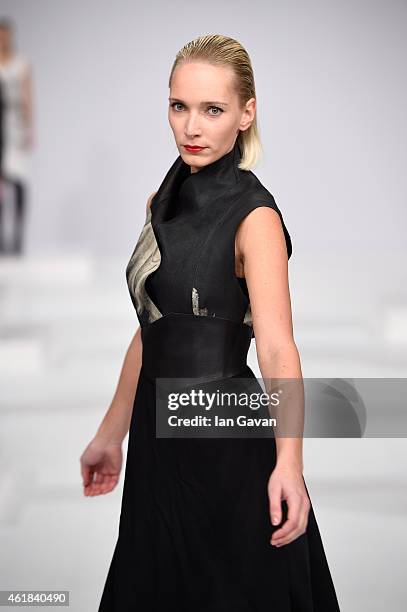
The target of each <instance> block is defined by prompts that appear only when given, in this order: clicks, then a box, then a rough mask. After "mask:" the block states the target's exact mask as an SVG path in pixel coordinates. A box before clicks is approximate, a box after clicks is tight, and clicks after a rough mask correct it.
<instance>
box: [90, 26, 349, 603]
mask: <svg viewBox="0 0 407 612" xmlns="http://www.w3.org/2000/svg"><path fill="white" fill-rule="evenodd" d="M168 113H169V114H168V117H169V122H170V125H171V128H172V131H173V133H174V138H175V142H176V146H177V148H178V151H179V156H178V157H177V159H176V160H175V161H174V163H173V164H172V165H171V167H170V168H169V170H168V171H167V173H166V174H165V176H164V178H163V181H162V183H161V185H160V187H159V189H158V191H157V192H155V193H153V194H152V196H150V198H149V200H148V203H147V213H146V219H145V224H144V227H143V229H142V231H141V234H140V237H139V239H138V242H137V245H136V247H135V250H134V252H133V254H132V256H131V258H130V261H129V263H128V266H127V269H126V274H127V282H128V287H129V291H130V296H131V299H132V301H133V304H134V307H135V310H136V312H137V317H138V320H139V323H140V327H139V329H138V330H137V332H136V334H135V336H134V338H133V339H132V341H131V343H130V346H129V349H128V351H127V354H126V358H125V361H124V365H123V369H122V372H121V376H120V380H119V384H118V387H117V390H116V393H115V396H114V399H113V401H112V404H111V406H110V408H109V410H108V412H107V414H106V416H105V417H104V419H103V421H102V423H101V425H100V427H99V429H98V431H97V433H96V435H95V437H94V439H93V440H92V441H91V442H90V444H89V445H88V447H87V448H86V450H85V451H84V453H83V455H82V457H81V469H82V476H83V484H84V493H85V495H100V494H103V493H107V492H109V491H111V490H112V489H113V488H114V487H115V486H116V484H117V482H118V479H119V473H120V469H121V464H122V441H123V439H124V437H125V435H126V434H127V431H129V438H128V451H127V462H126V469H125V478H124V488H123V498H122V506H121V515H120V525H119V535H118V540H117V544H116V547H115V550H114V554H113V558H112V561H111V564H110V569H109V571H108V575H107V579H106V583H105V587H104V590H103V594H102V597H101V601H100V606H99V612H130V611H132V612H136V611H137V612H150V611H153V610H154V611H156V610H157V611H158V610H159V611H163V612H170V611H171V612H172V611H174V612H181V611H182V612H270V611H271V610H273V611H275V612H337V611H338V610H339V606H338V601H337V597H336V594H335V589H334V585H333V582H332V578H331V574H330V570H329V567H328V564H327V560H326V556H325V553H324V548H323V544H322V541H321V537H320V533H319V530H318V526H317V522H316V519H315V515H314V512H313V509H312V505H311V502H310V499H309V496H308V492H307V489H306V486H305V482H304V478H303V475H302V471H303V459H302V437H301V436H298V437H284V438H283V437H280V438H279V437H271V438H261V436H258V437H257V436H253V435H252V436H250V435H247V436H244V437H243V436H240V437H237V436H232V437H227V436H225V437H216V436H212V437H210V436H207V437H205V436H201V437H198V436H197V437H190V436H187V435H185V436H184V437H183V436H182V435H181V436H180V437H176V436H174V437H171V436H167V437H165V436H164V437H162V436H160V435H157V430H156V415H157V410H156V407H157V405H156V391H157V381H158V378H160V379H163V378H167V379H171V380H174V381H175V380H180V379H183V378H185V379H193V380H195V381H198V382H199V381H202V383H203V384H207V383H208V381H212V382H215V383H217V382H218V381H223V383H224V382H225V381H229V382H233V381H234V380H235V379H238V378H239V377H242V378H245V379H247V380H251V381H253V380H255V375H254V373H253V372H252V370H251V369H250V368H249V366H248V365H247V363H246V358H247V352H248V349H249V347H250V342H251V339H252V338H253V337H254V336H255V338H256V351H257V356H258V361H259V367H260V369H261V373H262V376H263V378H264V379H267V380H268V379H282V378H293V379H302V377H301V366H300V359H299V355H298V351H297V347H296V345H295V342H294V339H293V332H292V318H291V306H290V296H289V286H288V272H287V269H288V265H287V262H288V259H289V257H290V255H291V251H292V246H291V239H290V236H289V234H288V231H287V228H286V227H285V224H284V221H283V217H282V214H281V212H280V210H279V209H278V207H277V205H276V202H275V200H274V198H273V196H272V195H271V193H270V192H269V191H268V190H267V188H265V187H264V186H263V185H262V184H261V183H260V181H259V180H258V178H257V177H256V176H255V174H253V172H252V171H251V170H250V168H251V167H253V166H254V164H255V163H256V161H257V159H258V155H259V152H260V140H259V134H258V130H257V125H256V95H255V84H254V77H253V71H252V66H251V62H250V58H249V56H248V54H247V52H246V51H245V49H244V48H243V47H242V46H241V44H240V43H239V42H238V41H236V40H234V39H232V38H228V37H226V36H220V35H207V36H201V37H199V38H198V39H196V40H193V41H191V42H189V43H188V44H186V45H185V46H184V47H183V48H182V49H181V50H180V51H179V53H178V54H177V56H176V59H175V62H174V65H173V67H172V70H171V75H170V79H169V111H168ZM256 384H258V382H257V381H256ZM215 386H216V385H215ZM187 413H188V412H186V413H185V412H184V414H187ZM157 418H158V417H157Z"/></svg>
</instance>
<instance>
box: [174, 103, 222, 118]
mask: <svg viewBox="0 0 407 612" xmlns="http://www.w3.org/2000/svg"><path fill="white" fill-rule="evenodd" d="M177 105H179V106H184V105H183V104H182V102H172V103H171V105H170V106H171V108H173V109H174V110H175V111H176V112H177V113H179V112H181V110H182V109H177V108H175V107H176V106H177ZM211 108H214V109H215V110H217V111H219V112H217V113H209V114H210V115H212V117H216V116H217V115H220V114H221V113H223V112H224V111H223V109H222V108H219V106H208V109H211Z"/></svg>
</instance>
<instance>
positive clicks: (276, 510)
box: [269, 484, 282, 525]
mask: <svg viewBox="0 0 407 612" xmlns="http://www.w3.org/2000/svg"><path fill="white" fill-rule="evenodd" d="M269 510H270V520H271V523H272V524H273V525H279V523H281V520H282V513H281V486H279V485H278V484H276V485H274V486H273V487H272V488H270V491H269Z"/></svg>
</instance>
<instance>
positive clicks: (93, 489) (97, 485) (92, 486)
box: [84, 472, 119, 497]
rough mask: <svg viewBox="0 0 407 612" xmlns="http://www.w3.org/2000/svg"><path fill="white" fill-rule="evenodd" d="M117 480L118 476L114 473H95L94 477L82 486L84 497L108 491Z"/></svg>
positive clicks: (113, 486)
mask: <svg viewBox="0 0 407 612" xmlns="http://www.w3.org/2000/svg"><path fill="white" fill-rule="evenodd" d="M118 481H119V477H118V476H117V475H115V474H101V473H100V472H99V473H97V474H96V476H95V478H94V479H93V480H92V482H90V483H89V484H88V485H86V486H85V487H84V494H85V496H86V497H93V496H95V495H104V494H105V493H110V491H112V490H113V489H114V488H115V486H116V485H117V483H118Z"/></svg>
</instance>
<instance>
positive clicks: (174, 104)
mask: <svg viewBox="0 0 407 612" xmlns="http://www.w3.org/2000/svg"><path fill="white" fill-rule="evenodd" d="M177 104H181V102H173V103H172V104H171V107H172V108H174V109H175V106H176V105H177ZM181 106H182V104H181Z"/></svg>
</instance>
